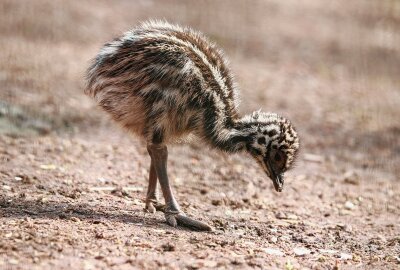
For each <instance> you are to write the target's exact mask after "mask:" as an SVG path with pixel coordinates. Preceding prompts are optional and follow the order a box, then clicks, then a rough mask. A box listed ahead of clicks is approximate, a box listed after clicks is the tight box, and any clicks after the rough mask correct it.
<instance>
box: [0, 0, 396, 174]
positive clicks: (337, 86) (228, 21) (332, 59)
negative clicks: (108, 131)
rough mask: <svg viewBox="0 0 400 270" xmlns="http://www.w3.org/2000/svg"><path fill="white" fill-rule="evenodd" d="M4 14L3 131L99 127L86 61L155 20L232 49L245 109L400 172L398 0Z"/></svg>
mask: <svg viewBox="0 0 400 270" xmlns="http://www.w3.org/2000/svg"><path fill="white" fill-rule="evenodd" d="M0 14H1V16H0V35H1V39H0V48H1V49H0V90H1V91H0V133H3V134H38V133H39V134H44V133H49V132H57V133H63V132H71V131H78V130H84V129H89V128H92V126H98V125H99V122H101V121H102V119H103V116H104V115H103V114H101V113H98V110H97V109H96V108H95V106H94V104H93V102H91V101H90V100H89V99H87V98H86V97H85V96H84V95H83V94H82V93H83V85H84V72H85V69H86V67H87V66H88V62H89V60H90V59H91V58H92V57H94V56H95V54H96V53H97V52H98V50H99V48H100V47H101V46H102V44H103V43H105V42H107V41H108V40H110V39H112V38H113V37H116V36H117V35H120V34H121V33H123V32H124V31H126V30H128V29H130V28H132V27H134V26H135V25H137V24H138V23H139V22H141V21H144V20H147V19H149V18H153V19H154V18H158V19H165V20H168V21H169V22H173V23H178V24H182V25H188V26H191V27H193V28H195V29H198V30H200V31H202V32H204V33H205V34H206V35H207V36H209V37H210V39H211V40H213V41H214V42H216V43H217V44H218V45H219V46H220V47H221V48H223V50H224V51H225V52H226V55H227V57H228V58H229V59H230V62H231V66H232V69H233V72H234V74H235V75H236V79H237V81H238V84H239V87H240V89H241V93H242V94H241V98H242V104H241V111H242V112H243V113H248V112H250V111H251V110H254V109H259V108H262V109H263V110H266V111H274V112H278V113H281V114H283V115H285V116H287V117H288V118H289V119H292V121H293V122H294V124H295V125H296V126H297V129H298V130H299V132H300V136H301V137H302V140H303V143H304V149H308V148H309V147H313V148H315V151H321V152H322V151H324V152H325V153H326V151H332V152H334V154H335V155H336V156H337V157H339V156H340V155H347V158H350V159H352V160H353V161H355V162H357V164H359V165H361V166H367V167H369V166H372V167H374V166H377V167H380V168H385V169H387V170H388V171H391V172H393V171H396V173H399V168H400V166H396V164H399V161H400V159H399V156H400V154H399V153H400V144H399V137H400V136H399V135H400V122H399V117H400V115H399V111H400V2H399V1H396V0H382V1H364V0H359V1H329V2H325V1H317V0H307V1H295V0H293V1H292V0H288V1H278V0H276V1H274V0H271V1H259V0H254V1H240V0H238V1H223V0H221V1H171V0H167V1H151V0H148V1H147V0H140V1H128V0H120V1H113V2H109V1H57V0H55V1H44V0H35V1H28V0H27V1H23V0H18V1H14V0H10V1H7V0H1V1H0ZM102 123H103V122H102ZM103 124H105V125H106V124H107V122H105V123H103ZM345 150H346V151H345ZM347 150H348V151H347Z"/></svg>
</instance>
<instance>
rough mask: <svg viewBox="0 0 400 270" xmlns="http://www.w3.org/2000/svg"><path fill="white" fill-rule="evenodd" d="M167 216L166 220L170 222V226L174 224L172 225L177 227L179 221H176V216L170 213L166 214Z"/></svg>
mask: <svg viewBox="0 0 400 270" xmlns="http://www.w3.org/2000/svg"><path fill="white" fill-rule="evenodd" d="M165 218H166V220H167V223H168V224H169V225H170V226H172V227H174V228H176V227H177V226H178V222H177V221H176V218H175V216H173V215H168V216H166V217H165Z"/></svg>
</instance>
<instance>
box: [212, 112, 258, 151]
mask: <svg viewBox="0 0 400 270" xmlns="http://www.w3.org/2000/svg"><path fill="white" fill-rule="evenodd" d="M253 135H254V131H253V130H251V129H250V128H248V127H247V126H246V125H245V124H244V123H243V121H242V120H241V119H237V120H236V121H234V122H232V123H229V124H225V125H224V126H223V127H222V128H220V129H219V130H218V132H216V136H214V138H213V139H212V142H211V143H212V145H213V146H214V147H215V148H217V149H219V150H222V151H225V152H229V153H236V152H240V151H243V150H245V149H246V145H247V144H248V143H250V142H251V138H252V136H253Z"/></svg>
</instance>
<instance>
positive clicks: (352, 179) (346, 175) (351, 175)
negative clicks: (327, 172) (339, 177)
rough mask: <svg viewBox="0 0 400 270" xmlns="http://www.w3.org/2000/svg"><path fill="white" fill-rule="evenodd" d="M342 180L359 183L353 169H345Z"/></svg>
mask: <svg viewBox="0 0 400 270" xmlns="http://www.w3.org/2000/svg"><path fill="white" fill-rule="evenodd" d="M343 182H345V183H346V184H350V185H355V186H358V185H359V184H360V178H359V176H358V174H357V173H356V172H355V171H347V172H345V173H344V174H343Z"/></svg>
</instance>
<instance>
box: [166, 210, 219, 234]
mask: <svg viewBox="0 0 400 270" xmlns="http://www.w3.org/2000/svg"><path fill="white" fill-rule="evenodd" d="M164 214H165V219H166V221H167V223H168V224H169V225H170V226H172V227H174V228H176V227H177V226H178V225H180V226H182V227H186V228H189V229H191V230H193V231H211V230H212V228H211V227H210V226H209V225H207V224H206V223H203V222H200V221H198V220H195V219H192V218H189V217H187V216H186V215H185V213H183V212H180V211H165V209H164Z"/></svg>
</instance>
